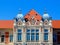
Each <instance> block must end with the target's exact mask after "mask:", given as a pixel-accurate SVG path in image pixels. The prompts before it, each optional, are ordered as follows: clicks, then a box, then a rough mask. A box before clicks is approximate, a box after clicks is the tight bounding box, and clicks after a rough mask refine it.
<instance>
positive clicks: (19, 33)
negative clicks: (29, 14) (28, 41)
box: [17, 29, 22, 42]
mask: <svg viewBox="0 0 60 45" xmlns="http://www.w3.org/2000/svg"><path fill="white" fill-rule="evenodd" d="M17 35H18V42H20V41H22V30H21V29H18V34H17Z"/></svg>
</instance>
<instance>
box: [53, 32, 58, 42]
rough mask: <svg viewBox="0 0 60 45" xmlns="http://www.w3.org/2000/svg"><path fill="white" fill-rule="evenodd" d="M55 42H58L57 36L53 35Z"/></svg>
mask: <svg viewBox="0 0 60 45" xmlns="http://www.w3.org/2000/svg"><path fill="white" fill-rule="evenodd" d="M53 42H57V34H56V33H53Z"/></svg>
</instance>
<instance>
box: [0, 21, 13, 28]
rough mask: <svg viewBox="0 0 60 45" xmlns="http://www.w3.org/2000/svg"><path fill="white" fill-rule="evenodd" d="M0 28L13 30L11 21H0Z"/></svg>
mask: <svg viewBox="0 0 60 45" xmlns="http://www.w3.org/2000/svg"><path fill="white" fill-rule="evenodd" d="M0 28H13V20H0Z"/></svg>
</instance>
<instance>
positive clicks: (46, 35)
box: [44, 33, 48, 41]
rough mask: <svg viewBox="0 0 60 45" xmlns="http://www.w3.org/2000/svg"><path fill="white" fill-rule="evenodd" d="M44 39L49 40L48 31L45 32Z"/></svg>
mask: <svg viewBox="0 0 60 45" xmlns="http://www.w3.org/2000/svg"><path fill="white" fill-rule="evenodd" d="M44 41H48V33H44Z"/></svg>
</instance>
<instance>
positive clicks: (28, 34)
mask: <svg viewBox="0 0 60 45" xmlns="http://www.w3.org/2000/svg"><path fill="white" fill-rule="evenodd" d="M26 37H27V38H26V40H27V41H30V33H27V35H26Z"/></svg>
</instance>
